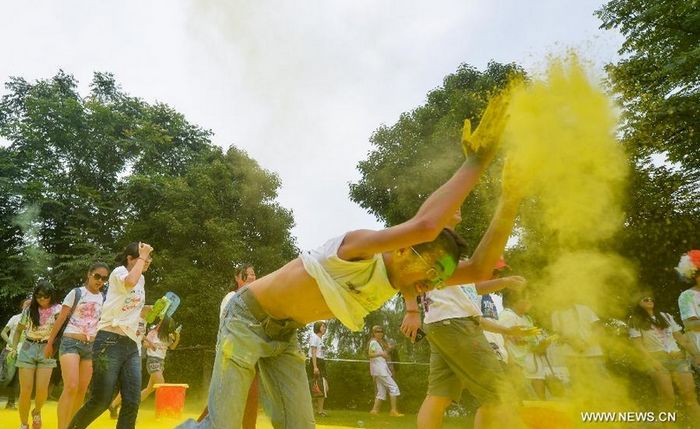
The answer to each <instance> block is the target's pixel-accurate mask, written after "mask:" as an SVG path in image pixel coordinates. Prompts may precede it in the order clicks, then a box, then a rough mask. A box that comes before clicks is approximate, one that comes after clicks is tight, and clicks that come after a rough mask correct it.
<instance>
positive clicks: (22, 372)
mask: <svg viewBox="0 0 700 429" xmlns="http://www.w3.org/2000/svg"><path fill="white" fill-rule="evenodd" d="M60 311H61V306H60V305H59V304H58V303H57V302H56V295H55V290H54V288H53V286H52V285H51V283H49V282H48V281H47V280H39V282H38V283H37V285H36V287H35V288H34V292H33V293H32V302H31V303H30V304H29V307H27V308H26V309H25V310H24V311H23V312H22V318H21V320H20V322H19V325H17V329H16V330H15V334H14V336H13V339H12V350H13V353H16V351H17V344H18V343H19V339H20V337H21V336H22V333H23V332H24V334H25V337H24V342H23V343H22V348H21V349H20V350H19V352H18V355H17V362H16V364H15V366H17V368H18V369H19V418H20V421H21V423H22V424H21V426H20V429H27V428H28V427H29V408H30V406H31V402H32V390H34V385H35V384H36V394H35V396H34V410H33V411H32V426H33V427H35V428H37V427H38V428H40V427H41V407H43V405H44V402H45V401H46V397H47V396H48V393H49V381H50V380H51V373H52V372H53V369H54V368H55V367H56V359H53V358H46V357H44V348H45V347H46V342H47V341H48V339H49V334H50V333H51V329H52V328H53V325H54V323H56V318H57V317H58V313H59V312H60Z"/></svg>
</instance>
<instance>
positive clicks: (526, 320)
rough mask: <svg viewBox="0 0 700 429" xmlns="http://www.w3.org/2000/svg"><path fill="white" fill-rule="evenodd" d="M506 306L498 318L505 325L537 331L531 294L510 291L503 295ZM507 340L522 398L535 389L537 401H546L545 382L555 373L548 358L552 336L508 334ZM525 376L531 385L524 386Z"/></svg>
mask: <svg viewBox="0 0 700 429" xmlns="http://www.w3.org/2000/svg"><path fill="white" fill-rule="evenodd" d="M503 305H504V307H505V308H504V309H503V311H502V312H501V315H500V317H499V319H498V321H499V323H500V324H501V325H503V326H506V327H514V326H520V327H523V328H535V324H534V323H533V321H532V319H531V318H530V316H529V315H528V313H529V311H530V310H531V308H532V303H531V301H530V297H529V294H528V293H527V292H525V291H522V292H517V291H514V290H506V291H505V292H504V294H503ZM505 340H506V349H507V350H508V366H509V368H510V370H511V372H510V373H511V377H512V380H511V381H513V382H514V383H515V385H516V386H517V385H518V384H519V383H520V389H519V390H520V391H521V395H524V396H525V397H528V396H529V397H532V396H533V395H532V394H529V393H528V392H530V389H532V391H534V396H535V399H539V400H544V399H545V388H546V385H545V379H546V376H547V371H551V369H550V368H549V366H548V365H547V361H546V359H545V357H544V355H545V353H546V352H547V348H548V347H549V344H550V343H551V342H552V337H549V338H548V337H545V336H544V335H542V334H540V335H536V336H531V337H516V336H512V335H506V336H505ZM523 377H524V379H525V380H528V381H529V386H528V385H522V380H523Z"/></svg>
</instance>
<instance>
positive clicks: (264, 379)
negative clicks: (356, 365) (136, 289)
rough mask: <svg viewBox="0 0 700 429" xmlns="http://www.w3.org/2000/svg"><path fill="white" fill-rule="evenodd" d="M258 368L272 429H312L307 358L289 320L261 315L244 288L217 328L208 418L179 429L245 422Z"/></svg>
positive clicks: (224, 427) (217, 428) (226, 427)
mask: <svg viewBox="0 0 700 429" xmlns="http://www.w3.org/2000/svg"><path fill="white" fill-rule="evenodd" d="M256 363H257V364H258V367H259V370H260V381H261V386H262V395H263V401H262V402H263V407H264V408H265V412H266V413H267V414H268V416H270V420H272V426H273V427H274V428H276V429H277V428H287V429H309V428H315V427H316V423H315V422H314V413H313V408H312V405H311V394H310V393H309V385H308V382H307V379H306V369H305V356H304V354H303V353H302V352H301V350H300V349H299V343H298V341H297V336H296V329H295V326H294V323H293V322H291V321H278V320H274V319H271V318H269V317H266V316H265V315H264V314H262V309H261V308H260V307H259V304H257V302H256V301H255V299H254V297H253V296H252V294H251V293H250V292H249V291H248V290H247V289H243V290H242V291H241V292H239V293H237V294H236V295H235V296H234V297H233V298H232V299H231V301H230V302H229V303H228V305H227V307H226V309H225V311H224V317H223V318H222V320H221V323H220V325H219V336H218V341H217V345H216V359H215V361H214V370H213V374H212V378H211V385H210V386H209V415H208V416H207V417H205V418H204V420H202V421H201V422H199V423H197V422H195V421H194V420H192V419H190V420H188V421H186V422H184V423H182V424H181V425H180V426H178V429H195V428H196V429H232V428H240V427H241V424H242V422H243V411H244V409H245V403H246V398H247V396H248V388H249V387H250V383H251V382H252V381H253V378H254V377H255V364H256Z"/></svg>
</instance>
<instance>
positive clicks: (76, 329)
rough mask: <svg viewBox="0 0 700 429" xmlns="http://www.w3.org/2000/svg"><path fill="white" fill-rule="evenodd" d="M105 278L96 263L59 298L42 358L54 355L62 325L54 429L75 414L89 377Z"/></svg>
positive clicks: (104, 271) (103, 267)
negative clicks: (59, 389)
mask: <svg viewBox="0 0 700 429" xmlns="http://www.w3.org/2000/svg"><path fill="white" fill-rule="evenodd" d="M108 279H109V267H108V266H107V264H105V263H104V262H96V263H94V264H92V265H91V266H90V268H89V269H88V272H87V278H86V281H85V285H84V286H81V287H77V288H75V289H73V290H71V291H70V292H69V293H68V295H66V297H65V298H64V299H63V306H62V308H61V313H60V314H59V315H58V320H57V321H56V324H54V327H53V329H52V330H51V335H50V336H49V340H48V343H47V345H46V349H45V350H44V356H45V357H47V358H49V357H52V356H53V354H54V340H55V339H56V336H57V335H58V333H59V331H60V330H61V327H62V326H63V325H64V323H65V330H64V331H63V337H62V339H61V345H60V347H59V353H58V356H59V357H58V359H59V361H60V362H61V376H62V377H63V392H61V397H60V398H59V399H58V408H57V412H58V429H66V427H68V422H69V421H70V420H71V419H72V418H73V415H74V414H75V413H76V412H77V411H78V409H79V408H80V406H81V405H83V400H84V399H85V392H86V391H87V388H88V385H89V384H90V379H91V378H92V343H93V342H94V341H95V335H97V322H98V321H99V320H100V313H101V312H102V300H103V297H102V293H101V292H100V290H101V289H102V287H103V286H104V284H105V282H106V281H107V280H108Z"/></svg>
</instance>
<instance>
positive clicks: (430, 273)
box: [411, 247, 445, 289]
mask: <svg viewBox="0 0 700 429" xmlns="http://www.w3.org/2000/svg"><path fill="white" fill-rule="evenodd" d="M411 250H412V251H413V253H415V254H416V256H418V258H419V259H420V260H421V261H423V263H424V264H425V266H426V267H428V269H427V270H425V275H426V276H427V277H428V283H430V284H431V285H432V286H433V287H434V288H436V289H442V288H444V287H445V281H444V280H443V279H442V277H441V276H440V273H439V272H438V270H436V269H435V267H434V266H432V265H430V264H429V263H428V261H426V260H425V258H424V257H423V255H421V254H420V253H418V251H417V250H416V249H414V248H413V247H411Z"/></svg>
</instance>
